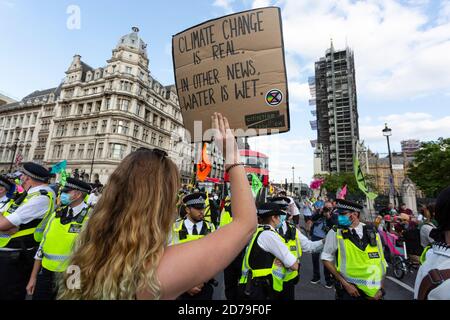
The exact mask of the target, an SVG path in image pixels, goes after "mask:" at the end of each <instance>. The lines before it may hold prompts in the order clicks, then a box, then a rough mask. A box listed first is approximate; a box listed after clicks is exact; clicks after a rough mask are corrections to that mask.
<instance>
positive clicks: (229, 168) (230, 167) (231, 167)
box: [225, 162, 244, 173]
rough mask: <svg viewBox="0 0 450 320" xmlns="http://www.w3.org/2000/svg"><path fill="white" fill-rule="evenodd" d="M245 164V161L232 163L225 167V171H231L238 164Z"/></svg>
mask: <svg viewBox="0 0 450 320" xmlns="http://www.w3.org/2000/svg"><path fill="white" fill-rule="evenodd" d="M243 165H244V163H242V162H239V163H235V164H232V165H230V166H229V167H228V168H226V169H225V172H226V173H229V172H230V170H231V169H233V168H234V167H237V166H243Z"/></svg>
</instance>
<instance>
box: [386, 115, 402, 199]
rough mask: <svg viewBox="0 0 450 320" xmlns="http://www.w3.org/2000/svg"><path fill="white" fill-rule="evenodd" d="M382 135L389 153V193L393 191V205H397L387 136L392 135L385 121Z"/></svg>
mask: <svg viewBox="0 0 450 320" xmlns="http://www.w3.org/2000/svg"><path fill="white" fill-rule="evenodd" d="M383 135H384V136H385V137H386V141H387V146H388V154H389V170H390V172H391V176H390V178H391V180H390V181H391V183H392V189H391V190H389V193H391V191H392V193H393V194H392V198H393V199H394V205H395V206H396V207H398V203H397V202H398V201H397V197H396V194H395V183H394V169H393V167H392V154H391V145H390V143H389V137H390V136H391V135H392V129H391V128H389V127H388V126H387V123H385V124H384V129H383Z"/></svg>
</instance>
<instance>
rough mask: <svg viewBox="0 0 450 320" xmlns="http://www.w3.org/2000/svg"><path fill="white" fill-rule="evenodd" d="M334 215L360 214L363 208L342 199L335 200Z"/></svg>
mask: <svg viewBox="0 0 450 320" xmlns="http://www.w3.org/2000/svg"><path fill="white" fill-rule="evenodd" d="M335 208H336V211H335V212H336V213H338V214H343V213H346V212H361V210H362V209H363V207H362V206H361V205H359V204H357V203H354V202H351V201H347V200H344V199H336V207H335Z"/></svg>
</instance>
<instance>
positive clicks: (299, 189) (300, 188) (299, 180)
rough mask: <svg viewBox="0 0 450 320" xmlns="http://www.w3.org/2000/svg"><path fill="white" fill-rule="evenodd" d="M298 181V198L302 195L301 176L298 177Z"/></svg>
mask: <svg viewBox="0 0 450 320" xmlns="http://www.w3.org/2000/svg"><path fill="white" fill-rule="evenodd" d="M298 183H299V187H298V195H299V196H300V199H301V197H302V178H301V177H298Z"/></svg>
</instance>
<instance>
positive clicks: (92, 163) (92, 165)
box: [89, 134, 99, 182]
mask: <svg viewBox="0 0 450 320" xmlns="http://www.w3.org/2000/svg"><path fill="white" fill-rule="evenodd" d="M95 136H96V138H95V142H94V152H92V161H91V171H90V173H89V179H91V181H92V171H93V170H94V159H95V149H97V140H98V136H99V135H98V134H96V135H95ZM94 182H95V181H94Z"/></svg>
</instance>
